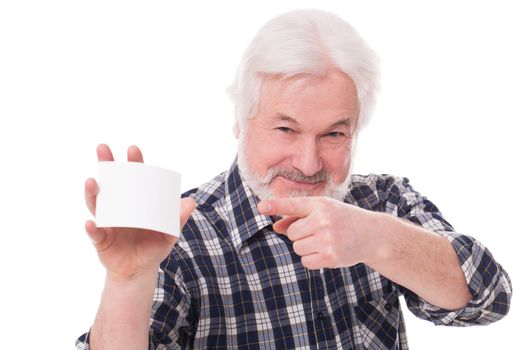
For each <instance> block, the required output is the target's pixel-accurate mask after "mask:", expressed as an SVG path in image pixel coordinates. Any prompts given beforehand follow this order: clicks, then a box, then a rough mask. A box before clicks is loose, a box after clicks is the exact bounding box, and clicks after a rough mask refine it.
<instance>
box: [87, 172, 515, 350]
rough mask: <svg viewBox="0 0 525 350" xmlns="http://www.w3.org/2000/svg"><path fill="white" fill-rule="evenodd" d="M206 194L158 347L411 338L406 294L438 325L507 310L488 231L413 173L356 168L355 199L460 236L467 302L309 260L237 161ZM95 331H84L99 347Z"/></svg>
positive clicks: (168, 292)
mask: <svg viewBox="0 0 525 350" xmlns="http://www.w3.org/2000/svg"><path fill="white" fill-rule="evenodd" d="M186 195H190V196H192V197H193V198H194V199H195V200H196V202H197V203H198V207H197V210H196V211H195V212H194V214H193V215H192V217H191V218H190V220H189V221H188V223H187V225H186V226H185V228H184V230H183V233H182V237H181V239H179V241H178V243H177V245H176V246H175V248H174V249H173V252H172V254H171V255H170V256H169V257H168V258H167V259H166V260H165V261H164V262H163V263H162V265H161V269H160V271H159V278H158V285H157V288H156V290H155V296H154V304H153V310H152V319H151V333H150V341H151V345H150V349H159V350H160V349H182V348H184V349H191V348H196V349H200V348H212V349H334V348H340V349H407V339H406V333H405V326H404V321H403V316H402V314H401V309H400V305H399V297H400V296H401V295H403V296H404V298H405V299H406V302H407V305H408V307H409V309H410V310H411V311H412V312H413V313H414V314H416V315H417V316H418V317H421V318H423V319H426V320H430V321H432V322H434V323H435V324H438V325H453V326H466V325H472V324H486V323H490V322H494V321H496V320H498V319H500V318H502V317H503V316H504V315H505V314H506V313H507V312H508V309H509V303H510V296H511V293H512V289H511V284H510V280H509V277H508V276H507V274H506V272H505V271H504V270H503V269H502V268H501V266H500V265H498V264H497V263H496V262H495V261H494V259H493V258H492V256H491V254H490V253H489V251H488V250H487V249H486V248H485V247H483V245H481V244H480V243H479V242H478V241H476V240H474V239H473V238H471V237H469V236H465V235H461V234H458V233H456V232H454V231H453V229H452V227H451V225H450V224H449V223H448V222H446V221H445V220H444V219H443V218H442V216H441V214H440V212H439V211H438V209H437V208H436V207H435V206H434V205H433V204H432V203H431V202H430V201H428V200H427V199H426V198H425V197H422V196H420V195H419V193H417V192H416V191H414V190H413V189H412V187H411V186H410V185H409V183H408V180H407V179H406V178H398V177H394V176H388V175H368V176H359V175H354V176H353V179H352V184H351V189H350V192H349V194H348V196H347V198H346V199H345V201H346V202H348V203H351V204H353V205H357V206H359V207H362V208H365V209H368V210H373V211H381V212H387V213H390V214H392V215H395V216H399V217H403V218H406V219H408V220H410V221H412V222H414V223H415V224H418V225H421V226H423V227H425V228H427V229H429V230H432V231H434V232H437V233H438V234H440V235H443V236H445V237H446V238H447V239H449V240H450V242H451V243H452V245H453V247H454V249H455V250H456V252H457V256H458V258H459V260H460V262H461V266H462V268H463V271H464V273H465V276H466V278H467V281H468V286H469V289H470V291H471V293H472V294H473V295H474V298H473V300H472V301H471V302H470V303H469V304H468V306H467V307H465V308H464V309H461V310H458V311H453V312H451V311H447V310H442V309H439V308H437V307H435V306H433V305H430V304H428V303H427V302H425V301H424V300H422V299H421V298H419V297H418V296H417V295H415V294H414V293H412V292H411V291H409V290H407V289H405V288H403V287H402V286H399V285H396V284H395V283H393V282H391V281H390V280H388V279H385V278H383V277H382V276H381V275H380V274H378V273H377V272H375V271H374V270H372V269H371V268H369V267H368V266H366V265H364V264H358V265H355V266H352V267H348V268H339V269H321V270H317V271H316V270H307V269H305V268H304V267H303V266H302V265H301V261H300V257H299V256H297V255H296V254H294V252H293V250H292V243H291V242H290V241H289V240H288V239H287V238H286V236H283V235H277V234H276V233H275V232H273V231H272V223H273V219H272V218H271V217H268V216H263V215H260V214H259V213H258V211H257V209H256V204H257V199H256V197H255V196H254V195H253V194H252V193H251V191H250V190H249V188H247V187H246V185H245V184H244V183H243V182H242V180H241V178H240V176H239V172H238V168H237V165H236V163H234V164H233V166H232V167H231V169H230V170H229V171H228V172H225V173H223V174H221V175H219V176H218V177H216V178H215V179H214V180H212V181H211V182H209V183H208V184H205V185H204V186H202V187H200V188H199V189H195V190H192V191H190V192H188V193H187V194H186ZM88 338H89V337H88V335H87V334H85V335H83V336H82V337H80V338H79V340H78V341H77V347H78V349H88V348H89V345H88V341H87V339H88Z"/></svg>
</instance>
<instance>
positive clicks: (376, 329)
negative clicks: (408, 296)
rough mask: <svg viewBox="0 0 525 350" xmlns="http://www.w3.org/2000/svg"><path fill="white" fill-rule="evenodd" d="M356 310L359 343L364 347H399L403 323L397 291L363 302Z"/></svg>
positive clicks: (379, 349)
mask: <svg viewBox="0 0 525 350" xmlns="http://www.w3.org/2000/svg"><path fill="white" fill-rule="evenodd" d="M354 311H355V316H356V319H357V322H358V326H359V332H358V333H357V338H358V341H357V343H358V344H359V345H361V346H362V349H377V350H382V349H399V331H400V327H403V325H402V321H401V317H402V315H401V311H400V309H399V299H398V296H397V293H396V292H395V291H392V292H389V293H387V294H384V295H381V296H376V297H374V298H373V299H370V300H367V301H364V302H361V303H359V304H358V305H357V306H355V307H354Z"/></svg>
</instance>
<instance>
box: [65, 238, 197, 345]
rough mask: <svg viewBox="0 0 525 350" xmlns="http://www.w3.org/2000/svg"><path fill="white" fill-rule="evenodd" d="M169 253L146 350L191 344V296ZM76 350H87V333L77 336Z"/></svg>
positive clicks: (156, 293)
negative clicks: (147, 349)
mask: <svg viewBox="0 0 525 350" xmlns="http://www.w3.org/2000/svg"><path fill="white" fill-rule="evenodd" d="M176 249H177V246H176V248H175V249H174V250H173V251H172V253H171V254H170V256H168V257H167V258H166V259H165V260H164V261H163V262H162V264H161V266H160V269H159V274H158V279H157V287H156V288H155V291H154V295H153V307H152V313H151V319H150V334H149V350H155V349H185V348H189V345H188V344H191V339H189V338H190V337H191V334H192V328H191V325H192V318H191V317H190V305H191V297H190V294H189V292H188V290H187V288H186V284H185V282H184V278H183V274H182V269H181V268H180V266H179V264H180V261H179V259H178V256H179V254H180V252H178V251H176ZM75 345H76V349H77V350H89V332H87V333H85V334H83V335H82V336H80V337H79V338H78V339H77V341H76V343H75Z"/></svg>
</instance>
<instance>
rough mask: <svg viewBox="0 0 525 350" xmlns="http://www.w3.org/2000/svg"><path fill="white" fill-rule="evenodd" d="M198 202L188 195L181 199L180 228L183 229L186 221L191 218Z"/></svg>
mask: <svg viewBox="0 0 525 350" xmlns="http://www.w3.org/2000/svg"><path fill="white" fill-rule="evenodd" d="M196 205H197V204H196V203H195V201H194V200H193V198H190V197H186V198H182V199H181V200H180V228H181V229H182V228H183V227H184V225H186V222H187V221H188V219H189V218H190V215H191V213H192V212H193V210H194V209H195V207H196Z"/></svg>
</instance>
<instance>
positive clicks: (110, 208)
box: [96, 161, 180, 236]
mask: <svg viewBox="0 0 525 350" xmlns="http://www.w3.org/2000/svg"><path fill="white" fill-rule="evenodd" d="M98 185H99V194H98V196H97V208H96V223H97V227H133V228H143V229H149V230H155V231H159V232H163V233H167V234H170V235H174V236H179V235H180V174H179V173H176V172H174V171H171V170H168V169H163V168H159V167H156V166H152V165H146V164H144V163H138V162H114V161H104V162H99V178H98Z"/></svg>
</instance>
